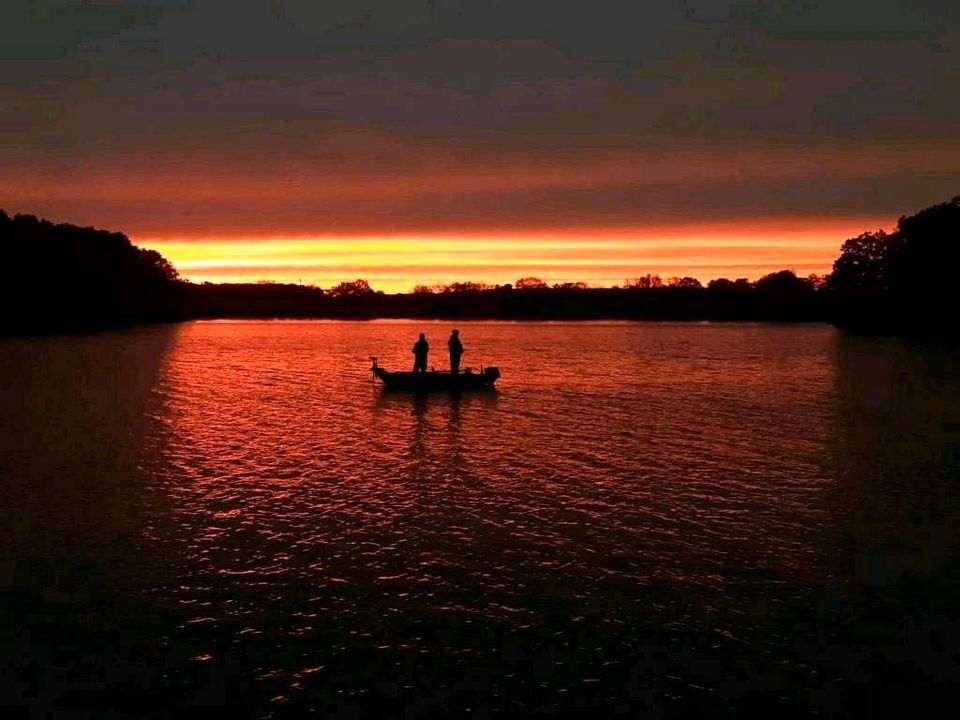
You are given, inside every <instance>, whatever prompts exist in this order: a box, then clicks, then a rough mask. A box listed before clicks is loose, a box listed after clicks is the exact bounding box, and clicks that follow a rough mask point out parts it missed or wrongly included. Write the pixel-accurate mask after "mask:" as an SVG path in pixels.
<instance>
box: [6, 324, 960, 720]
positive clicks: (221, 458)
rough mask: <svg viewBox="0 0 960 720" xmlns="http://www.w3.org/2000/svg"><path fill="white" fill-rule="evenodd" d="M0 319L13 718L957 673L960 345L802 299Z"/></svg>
mask: <svg viewBox="0 0 960 720" xmlns="http://www.w3.org/2000/svg"><path fill="white" fill-rule="evenodd" d="M457 326H458V327H459V328H460V331H461V335H462V337H463V340H464V345H465V346H466V348H467V353H466V355H465V356H464V360H463V364H464V365H465V366H471V365H472V366H474V367H475V368H479V366H480V364H481V363H486V364H495V365H497V366H499V368H500V370H501V372H502V379H501V380H500V382H499V383H498V391H496V392H494V393H483V394H475V395H463V396H462V397H459V398H456V397H451V396H449V395H436V396H430V397H427V398H418V397H415V396H411V395H404V394H399V395H385V394H383V393H382V392H381V391H380V389H379V388H378V387H377V386H376V385H374V384H373V382H372V379H371V376H370V373H369V371H368V368H369V365H370V362H369V360H368V356H369V355H379V356H380V362H381V364H383V365H385V366H387V367H388V368H395V369H400V368H403V369H408V366H410V365H411V364H412V356H411V354H410V346H411V345H412V344H413V341H414V339H415V338H416V333H417V332H419V331H421V330H422V331H424V332H426V333H427V336H428V338H429V340H430V341H431V342H432V345H433V348H434V349H433V351H432V353H431V359H430V364H431V365H436V366H437V367H438V368H439V367H445V366H446V358H445V353H444V352H443V351H444V349H445V341H446V337H447V335H448V334H449V330H450V329H451V327H452V325H451V324H450V323H434V322H406V321H403V322H400V321H396V322H357V323H352V322H322V321H317V322H197V323H186V324H182V325H173V326H160V327H146V328H138V329H133V330H128V331H123V332H108V333H101V334H95V335H87V336H70V337H56V338H29V339H8V340H0V372H2V379H0V501H2V503H0V506H2V512H3V517H2V526H0V538H2V545H0V549H2V558H0V602H2V606H0V607H2V616H0V692H2V698H3V703H4V704H6V705H8V706H11V707H14V708H17V707H19V708H26V709H27V710H29V713H30V714H32V715H33V716H37V717H40V716H45V715H46V714H47V713H56V712H58V711H63V712H69V711H85V712H92V713H93V714H97V715H103V714H110V713H116V714H117V715H120V716H130V715H144V714H154V715H156V714H160V715H163V714H175V712H176V711H177V709H178V708H183V707H185V706H208V707H216V706H227V707H229V708H232V709H233V710H235V711H238V712H239V713H242V714H244V715H247V714H249V715H250V716H253V717H286V716H302V715H307V714H311V713H312V714H316V715H317V716H324V717H411V718H413V717H417V718H419V717H444V716H448V715H456V716H460V717H511V716H527V715H535V714H544V715H551V714H555V715H563V716H570V715H575V716H576V715H580V716H583V717H594V716H596V715H597V714H598V713H599V714H603V715H613V714H622V715H624V716H629V717H661V716H662V717H676V716H678V715H680V714H683V715H699V716H709V717H725V716H730V717H734V716H744V715H756V716H772V715H775V714H778V715H786V716H796V715H812V716H824V717H828V716H829V717H842V716H852V715H864V714H873V715H874V716H876V715H880V714H886V713H890V714H893V715H896V714H898V713H902V714H907V713H910V712H913V713H916V712H922V711H923V710H924V708H926V709H928V710H932V708H935V707H937V706H938V703H941V702H944V701H947V700H950V701H953V700H956V697H955V694H956V689H957V688H958V687H960V671H958V664H957V659H958V653H960V612H958V608H960V590H958V587H960V585H958V580H960V559H958V554H957V550H958V548H960V542H958V534H957V521H958V518H960V512H958V511H960V494H958V493H957V491H956V486H957V483H958V482H960V350H958V349H957V348H949V347H944V346H937V345H930V344H925V345H920V344H911V343H909V342H905V341H902V340H895V339H864V338H853V337H849V336H846V335H844V334H842V333H839V332H837V331H835V330H834V329H832V328H829V327H826V326H821V325H809V326H777V325H753V324H731V325H711V324H702V325H701V324H655V323H650V324H616V323H613V324H611V323H606V324H605V323H583V324H575V323H569V324H550V323H502V322H489V323H486V322H483V323H481V322H461V323H459V324H458V325H457Z"/></svg>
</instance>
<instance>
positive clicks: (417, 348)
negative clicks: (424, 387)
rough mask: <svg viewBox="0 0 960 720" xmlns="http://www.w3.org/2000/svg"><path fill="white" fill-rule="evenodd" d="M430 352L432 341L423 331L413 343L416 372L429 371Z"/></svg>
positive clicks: (414, 368) (414, 369)
mask: <svg viewBox="0 0 960 720" xmlns="http://www.w3.org/2000/svg"><path fill="white" fill-rule="evenodd" d="M428 352H430V343H428V342H427V338H426V336H425V335H424V334H423V333H420V337H419V339H418V340H417V341H416V342H415V343H414V344H413V371H414V372H415V373H425V372H426V371H427V353H428Z"/></svg>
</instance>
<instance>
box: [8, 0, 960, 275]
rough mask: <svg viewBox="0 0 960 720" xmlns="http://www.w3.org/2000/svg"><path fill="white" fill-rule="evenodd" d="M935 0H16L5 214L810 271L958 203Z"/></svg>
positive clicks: (947, 76)
mask: <svg viewBox="0 0 960 720" xmlns="http://www.w3.org/2000/svg"><path fill="white" fill-rule="evenodd" d="M958 88H960V5H958V4H957V2H956V0H829V1H828V0H740V1H737V2H729V1H721V0H643V1H642V2H641V1H640V0H592V1H590V2H587V1H586V0H510V1H509V2H508V1H506V0H324V1H323V2H320V1H318V0H262V1H257V2H253V1H249V2H240V1H238V0H33V1H32V2H28V1H26V0H23V1H21V0H9V1H5V2H4V3H3V4H2V8H0V100H2V102H0V208H3V209H5V210H6V211H7V212H9V213H17V212H21V213H33V214H36V215H40V216H43V217H46V218H48V219H51V220H54V221H58V222H73V223H77V224H82V225H95V226H97V227H103V228H108V229H113V230H120V231H123V232H125V233H127V235H129V236H130V238H131V239H132V240H133V241H134V243H136V244H138V245H141V246H147V247H152V248H156V249H157V250H159V251H160V252H162V253H163V254H164V255H165V256H167V257H168V258H169V259H171V260H172V261H173V262H174V263H175V264H176V266H177V267H178V269H179V270H180V272H181V274H182V275H184V276H185V277H186V278H188V279H194V280H213V281H251V280H266V279H270V280H282V281H292V282H303V283H312V284H317V285H320V286H322V287H329V286H331V285H333V284H336V283H337V282H340V281H342V280H350V279H354V278H366V279H368V280H369V281H370V283H371V284H372V285H373V286H374V287H375V288H376V289H382V290H387V291H395V290H406V289H410V288H411V287H412V286H413V285H415V284H428V285H430V284H436V283H444V282H450V281H457V280H474V281H482V282H491V283H492V282H497V283H501V282H511V281H513V280H516V279H517V278H519V277H524V276H538V277H541V278H543V279H545V280H548V281H551V282H558V281H567V280H585V281H587V282H589V283H591V284H594V285H611V284H618V283H622V282H623V280H624V279H625V278H627V277H632V276H636V275H640V274H645V273H648V272H653V273H659V274H661V275H663V276H671V275H693V276H696V277H699V278H701V279H703V280H706V279H709V278H713V277H719V276H727V277H749V278H756V277H758V276H759V275H762V274H764V273H767V272H770V271H773V270H778V269H781V268H791V269H794V270H795V271H796V272H797V273H798V274H803V275H806V274H809V273H813V272H818V273H822V272H827V271H828V270H829V268H830V265H831V263H832V261H833V259H834V257H835V256H836V254H837V251H838V249H839V246H840V244H841V243H842V242H843V240H844V239H845V238H847V237H850V236H852V235H855V234H858V233H859V232H861V231H863V230H869V229H877V228H879V227H885V228H890V227H891V226H892V225H893V224H895V222H896V219H897V217H898V216H900V215H903V214H907V213H912V212H914V211H916V210H919V209H921V208H922V207H925V206H928V205H931V204H934V203H937V202H942V201H945V200H948V199H949V198H951V197H953V196H955V195H958V194H960V92H958V90H957V89H958Z"/></svg>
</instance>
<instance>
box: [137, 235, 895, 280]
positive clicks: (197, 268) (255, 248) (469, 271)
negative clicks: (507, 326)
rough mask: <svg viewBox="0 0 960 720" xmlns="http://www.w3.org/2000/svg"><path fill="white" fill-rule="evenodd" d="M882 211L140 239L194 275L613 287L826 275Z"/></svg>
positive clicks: (139, 242) (207, 277)
mask: <svg viewBox="0 0 960 720" xmlns="http://www.w3.org/2000/svg"><path fill="white" fill-rule="evenodd" d="M876 227H878V225H877V221H876V219H875V218H842V219H838V220H833V221H830V222H828V223H824V221H823V220H820V221H818V222H812V221H809V222H808V221H804V220H801V219H796V218H785V219H777V220H765V221H758V222H756V223H749V224H747V223H743V222H741V223H729V222H728V223H716V224H711V225H706V224H699V225H670V226H661V227H645V228H593V229H587V230H582V229H577V230H565V229H560V230H534V231H517V232H489V233H477V232H475V233H470V232H465V233H456V234H455V233H423V234H412V233H405V234H395V235H391V234H386V233H385V234H382V235H380V234H377V235H374V234H363V235H329V236H312V237H306V236H293V237H284V236H273V237H225V238H222V239H220V238H211V237H197V238H193V237H169V238H159V237H134V238H133V241H134V242H135V243H136V244H137V245H140V246H141V247H148V248H152V249H155V250H157V251H159V252H160V253H161V254H163V255H164V256H165V257H167V258H168V259H169V260H170V261H171V262H173V264H174V265H175V266H176V267H177V269H178V270H179V271H180V274H181V276H182V277H184V278H185V279H188V280H192V281H194V282H259V281H275V282H294V283H302V284H308V285H317V286H320V287H330V286H333V285H336V284H337V283H339V282H342V281H344V280H353V279H356V278H364V279H366V280H368V281H369V282H370V284H371V285H372V286H373V287H374V288H375V289H378V290H384V291H386V292H405V291H409V290H411V289H412V288H413V287H414V286H415V285H418V284H422V285H438V284H447V283H451V282H463V281H473V282H485V283H490V284H502V283H512V282H514V281H516V280H517V279H518V278H520V277H525V276H536V277H540V278H542V279H543V280H545V281H547V282H550V283H554V282H571V281H584V282H586V283H588V284H589V285H591V286H610V285H619V284H621V283H623V281H624V280H625V279H626V278H629V277H634V276H637V275H643V274H646V273H655V274H659V275H661V276H662V277H664V278H666V277H670V276H673V275H690V276H693V277H696V278H698V279H699V280H701V281H702V282H706V281H709V280H711V279H713V278H716V277H747V278H749V279H756V278H757V277H759V276H761V275H764V274H766V273H768V272H773V271H776V270H780V269H792V270H793V271H794V272H796V273H797V274H798V275H807V274H810V273H826V272H829V270H830V268H831V266H832V263H833V260H834V259H835V258H836V256H837V254H838V252H839V248H840V245H841V244H842V243H843V241H844V240H845V239H847V238H849V237H852V236H854V235H857V234H859V233H860V232H862V231H864V230H867V229H875V228H876Z"/></svg>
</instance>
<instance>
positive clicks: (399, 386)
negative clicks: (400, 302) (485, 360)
mask: <svg viewBox="0 0 960 720" xmlns="http://www.w3.org/2000/svg"><path fill="white" fill-rule="evenodd" d="M370 360H371V361H372V362H373V364H372V365H371V366H370V371H371V372H372V373H373V374H374V376H375V377H377V378H379V379H380V381H381V382H382V383H383V387H384V389H385V390H407V391H415V392H434V391H441V390H445V391H448V392H460V391H463V390H489V389H491V388H493V385H494V383H495V382H496V381H497V380H498V379H499V378H500V370H498V369H497V368H495V367H488V368H485V369H484V368H481V369H480V372H478V373H477V372H474V371H473V368H466V369H465V370H464V371H463V372H459V373H457V374H453V373H451V372H449V371H439V372H438V371H436V370H431V371H430V372H421V373H414V372H390V371H389V370H385V369H384V368H382V367H380V365H379V364H378V363H377V358H376V357H375V356H371V357H370Z"/></svg>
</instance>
